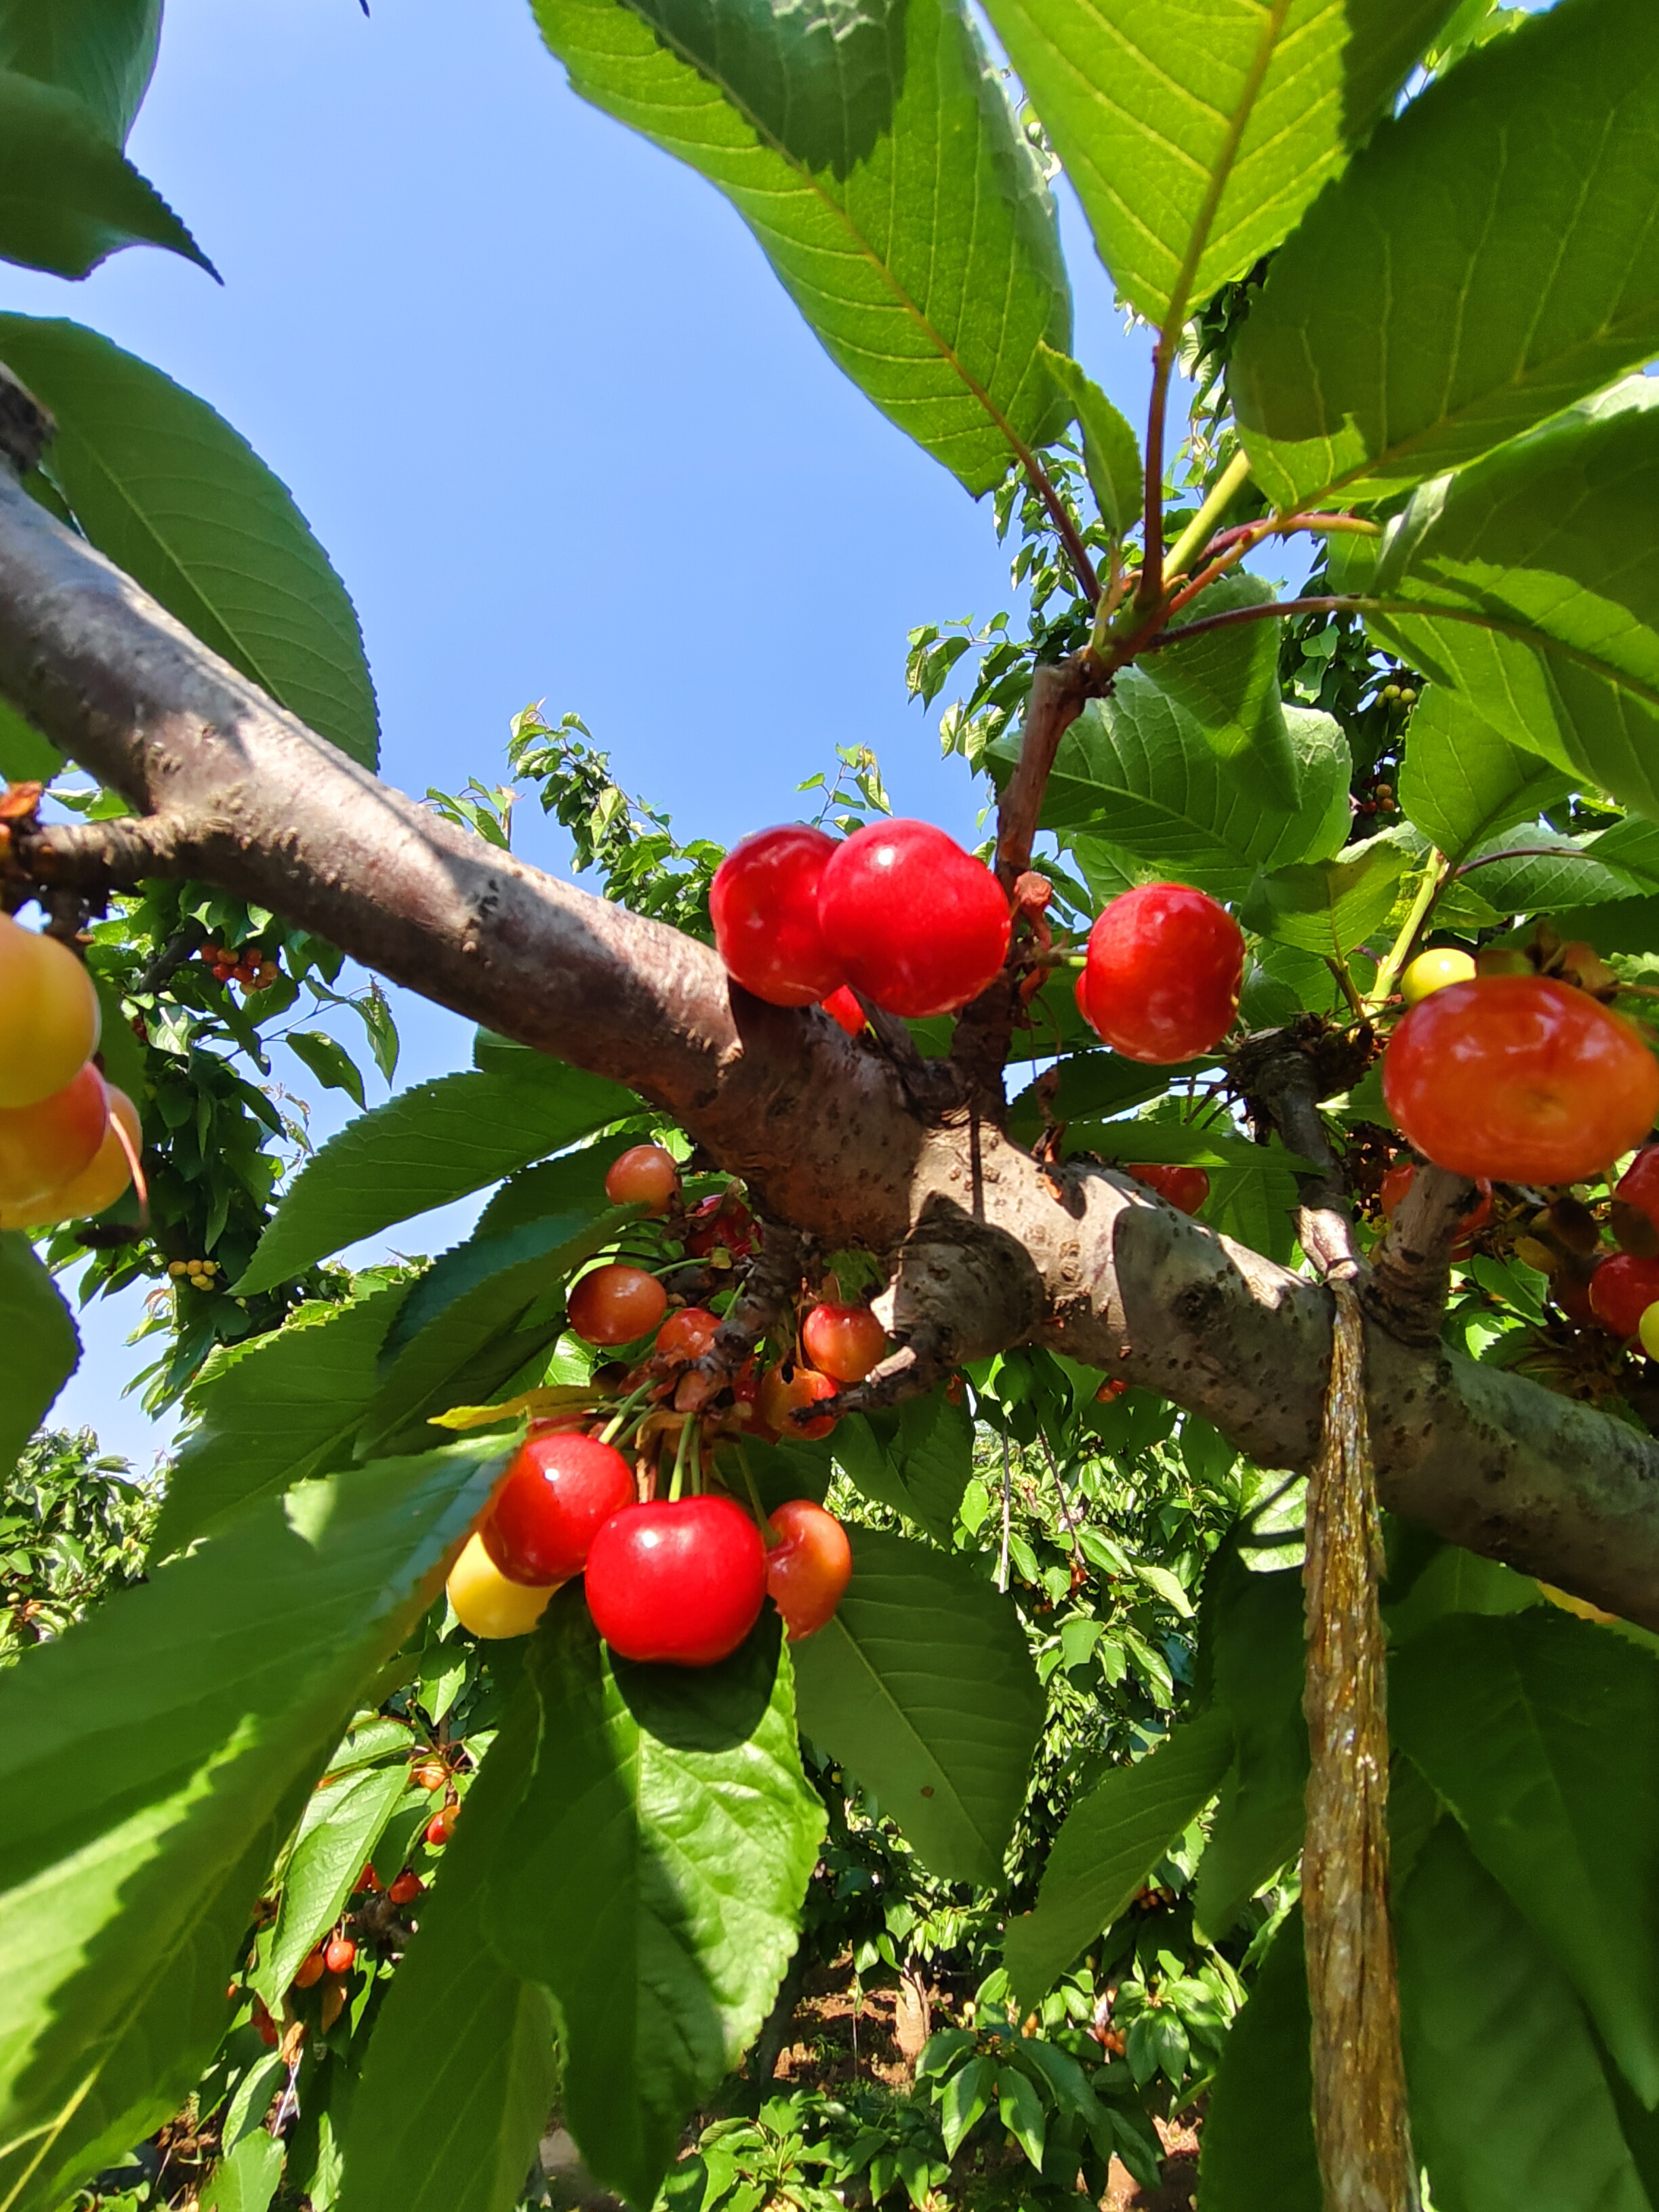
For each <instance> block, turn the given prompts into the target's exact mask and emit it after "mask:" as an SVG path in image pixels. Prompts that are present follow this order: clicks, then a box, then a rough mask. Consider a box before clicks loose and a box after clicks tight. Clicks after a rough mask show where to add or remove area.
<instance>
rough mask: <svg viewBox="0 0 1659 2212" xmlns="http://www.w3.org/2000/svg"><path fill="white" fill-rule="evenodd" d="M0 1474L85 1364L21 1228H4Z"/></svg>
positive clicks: (65, 1312) (0, 1234)
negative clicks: (65, 1386)
mask: <svg viewBox="0 0 1659 2212" xmlns="http://www.w3.org/2000/svg"><path fill="white" fill-rule="evenodd" d="M0 1334H3V1339H4V1342H5V1346H6V1357H5V1359H4V1361H3V1363H0V1473H4V1474H10V1472H11V1470H12V1468H14V1467H15V1465H16V1463H17V1455H18V1454H19V1453H20V1452H21V1450H22V1449H23V1447H24V1445H25V1444H26V1443H27V1442H28V1440H29V1438H30V1437H32V1436H33V1434H34V1431H36V1429H38V1428H39V1427H40V1424H41V1422H42V1421H44V1420H45V1419H46V1415H47V1414H48V1413H50V1412H51V1410H52V1405H53V1403H54V1402H55V1401H56V1399H57V1396H58V1392H59V1391H60V1390H61V1389H63V1387H64V1383H67V1382H68V1381H69V1378H70V1376H71V1375H73V1374H74V1372H75V1370H76V1367H78V1366H79V1364H80V1363H81V1339H80V1336H79V1334H77V1332H76V1327H75V1323H74V1322H73V1321H72V1320H71V1319H70V1310H69V1308H68V1307H67V1306H66V1305H65V1304H64V1300H63V1297H62V1296H61V1295H60V1293H59V1291H58V1287H57V1285H56V1284H55V1283H54V1282H53V1281H52V1277H51V1276H50V1275H49V1274H48V1273H47V1272H46V1268H45V1267H44V1266H43V1265H42V1264H41V1262H40V1261H39V1260H38V1259H37V1258H36V1257H35V1252H34V1247H33V1245H32V1244H31V1243H30V1242H29V1240H28V1238H27V1237H25V1236H24V1235H23V1234H22V1232H21V1230H16V1229H5V1230H0Z"/></svg>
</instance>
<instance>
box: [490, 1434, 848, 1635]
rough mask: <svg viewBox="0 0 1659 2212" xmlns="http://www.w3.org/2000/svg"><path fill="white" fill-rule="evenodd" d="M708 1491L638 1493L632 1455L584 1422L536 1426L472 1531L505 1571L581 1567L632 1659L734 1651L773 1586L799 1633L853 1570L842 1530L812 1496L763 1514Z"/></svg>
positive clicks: (597, 1616) (522, 1573) (829, 1610)
mask: <svg viewBox="0 0 1659 2212" xmlns="http://www.w3.org/2000/svg"><path fill="white" fill-rule="evenodd" d="M767 1528H768V1533H769V1535H770V1537H771V1539H772V1541H771V1543H770V1545H769V1544H768V1542H767V1541H766V1538H765V1537H763V1535H762V1534H761V1532H760V1530H759V1529H758V1528H757V1527H756V1525H755V1523H754V1522H753V1521H752V1520H751V1519H750V1516H749V1515H748V1514H746V1513H745V1512H744V1510H743V1509H742V1507H741V1506H739V1505H738V1504H735V1503H734V1502H733V1501H732V1499H731V1498H724V1497H720V1496H718V1495H714V1494H708V1495H705V1496H702V1497H697V1498H671V1499H670V1498H659V1499H655V1500H653V1501H652V1502H650V1503H649V1504H640V1503H638V1502H637V1500H636V1498H635V1486H634V1475H633V1471H632V1469H631V1468H629V1464H628V1462H627V1461H626V1460H625V1459H624V1458H623V1455H622V1454H621V1453H620V1452H619V1451H618V1450H617V1449H616V1447H615V1446H614V1445H612V1444H608V1443H604V1442H603V1441H602V1440H601V1439H600V1438H599V1437H590V1436H586V1435H584V1434H582V1433H580V1431H572V1430H568V1429H558V1428H552V1427H549V1428H545V1429H542V1430H539V1431H532V1433H531V1435H530V1436H529V1437H527V1438H526V1441H525V1443H524V1444H523V1445H522V1446H521V1448H520V1450H519V1451H518V1452H517V1453H516V1454H515V1455H514V1456H513V1461H512V1463H511V1464H510V1466H509V1467H508V1468H507V1474H506V1475H505V1476H504V1477H503V1479H502V1481H501V1487H500V1489H499V1490H498V1491H497V1492H496V1494H495V1501H494V1503H493V1504H492V1505H491V1507H490V1510H489V1514H488V1515H487V1516H486V1517H485V1519H484V1521H483V1522H482V1524H481V1525H480V1527H479V1530H478V1537H479V1541H480V1542H481V1543H482V1544H483V1548H484V1550H485V1551H486V1552H487V1553H489V1558H490V1559H491V1560H492V1562H493V1563H494V1565H495V1567H496V1569H497V1570H498V1571H499V1572H500V1573H501V1574H502V1575H504V1576H505V1577H507V1580H508V1581H509V1582H513V1583H522V1584H524V1585H526V1586H527V1587H529V1588H532V1589H546V1588H548V1587H550V1585H552V1584H555V1583H563V1582H568V1581H569V1580H570V1579H571V1578H572V1577H573V1576H575V1575H585V1577H586V1581H585V1584H584V1588H585V1590H586V1598H587V1609H588V1611H589V1613H591V1614H592V1618H593V1626H595V1627H596V1628H597V1629H598V1630H599V1633H600V1635H601V1636H602V1637H604V1638H605V1642H606V1643H607V1644H609V1645H610V1646H611V1650H613V1651H616V1652H618V1653H619V1654H620V1655H621V1656H623V1658H625V1659H641V1660H655V1661H659V1662H666V1663H668V1664H670V1665H672V1666H679V1667H710V1666H713V1665H714V1663H715V1662H716V1661H718V1660H720V1659H724V1658H726V1656H728V1655H729V1654H730V1653H732V1652H733V1651H735V1650H737V1648H738V1644H741V1643H742V1642H743V1640H744V1637H745V1636H747V1635H748V1633H749V1632H750V1629H751V1628H752V1627H753V1626H754V1625H755V1623H756V1621H757V1620H758V1619H759V1617H760V1610H761V1607H762V1606H763V1603H764V1602H765V1601H766V1599H767V1597H768V1595H770V1596H771V1598H772V1601H773V1602H774V1603H775V1605H776V1607H777V1608H778V1611H779V1612H780V1613H781V1614H782V1615H783V1620H784V1626H785V1628H786V1629H787V1632H788V1635H789V1638H790V1641H791V1642H792V1643H793V1642H798V1641H799V1639H800V1638H802V1637H805V1636H811V1635H813V1634H815V1633H816V1632H817V1630H818V1629H820V1628H822V1627H823V1625H824V1623H825V1622H826V1621H827V1620H829V1618H830V1616H831V1615H832V1614H833V1613H834V1612H835V1610H836V1607H837V1606H838V1605H839V1604H840V1602H841V1598H842V1591H843V1590H845V1589H846V1587H847V1583H848V1577H850V1576H851V1574H852V1571H853V1554H852V1549H851V1547H850V1546H849V1545H848V1541H847V1532H846V1530H845V1529H844V1528H842V1525H841V1523H840V1522H839V1521H837V1520H836V1517H835V1516H834V1515H833V1514H831V1513H826V1512H825V1511H824V1510H823V1507H822V1506H821V1505H818V1504H815V1503H814V1502H813V1501H812V1500H811V1498H791V1499H790V1500H789V1502H788V1503H787V1504H784V1505H781V1506H779V1507H778V1509H777V1510H776V1511H775V1513H774V1514H773V1515H772V1516H770V1519H769V1522H768V1523H767Z"/></svg>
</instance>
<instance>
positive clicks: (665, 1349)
mask: <svg viewBox="0 0 1659 2212" xmlns="http://www.w3.org/2000/svg"><path fill="white" fill-rule="evenodd" d="M719 1327H720V1316H719V1315H718V1314H711V1313H710V1312H709V1310H708V1307H707V1306H681V1307H680V1308H679V1310H678V1311H677V1312H675V1313H671V1314H670V1315H669V1316H668V1318H667V1320H666V1321H665V1322H664V1323H663V1325H662V1327H661V1328H659V1330H658V1331H657V1341H656V1343H655V1344H654V1345H653V1346H652V1349H653V1352H657V1353H658V1354H659V1355H660V1357H661V1358H664V1359H684V1360H687V1361H690V1360H693V1359H701V1358H702V1356H703V1354H704V1352H707V1351H708V1347H709V1346H710V1345H711V1344H713V1342H714V1332H715V1330H716V1329H717V1328H719Z"/></svg>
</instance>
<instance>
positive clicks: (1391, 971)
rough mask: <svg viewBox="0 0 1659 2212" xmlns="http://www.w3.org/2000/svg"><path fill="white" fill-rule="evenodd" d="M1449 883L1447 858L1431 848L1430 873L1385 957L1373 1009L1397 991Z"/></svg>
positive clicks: (1375, 984)
mask: <svg viewBox="0 0 1659 2212" xmlns="http://www.w3.org/2000/svg"><path fill="white" fill-rule="evenodd" d="M1456 873H1457V874H1459V875H1461V874H1462V869H1461V868H1460V869H1458V870H1457V871H1456ZM1449 880H1450V876H1449V872H1448V862H1447V860H1446V857H1445V855H1444V854H1443V853H1441V852H1439V851H1438V850H1437V849H1436V848H1433V847H1431V848H1430V851H1429V867H1428V872H1427V874H1426V875H1425V877H1424V878H1423V881H1422V884H1421V885H1420V886H1419V890H1418V894H1417V896H1416V897H1415V898H1414V899H1413V901H1412V907H1411V912H1410V913H1409V914H1408V915H1407V916H1406V919H1405V921H1404V922H1403V923H1402V924H1401V930H1400V934H1399V936H1398V937H1396V938H1395V941H1394V943H1393V944H1392V945H1390V946H1389V950H1388V951H1387V953H1386V954H1385V955H1384V956H1383V964H1382V966H1381V967H1380V968H1379V969H1377V971H1376V979H1375V981H1373V983H1372V985H1371V994H1370V1005H1371V1006H1373V1007H1376V1006H1383V1005H1385V1004H1386V1003H1387V1001H1388V1000H1389V998H1390V997H1391V996H1392V995H1393V993H1394V987H1395V983H1396V982H1397V981H1399V977H1400V971H1401V969H1402V968H1403V967H1404V966H1405V964H1406V963H1407V960H1409V959H1410V957H1411V954H1412V947H1413V945H1415V944H1416V942H1417V940H1418V939H1419V937H1420V936H1421V935H1422V933H1423V932H1424V930H1425V928H1426V927H1427V926H1428V920H1429V916H1430V915H1431V914H1432V913H1433V911H1434V908H1435V904H1436V902H1437V900H1438V898H1439V896H1440V894H1441V892H1442V891H1443V890H1444V889H1445V888H1446V885H1447V884H1448V882H1449Z"/></svg>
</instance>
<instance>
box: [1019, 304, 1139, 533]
mask: <svg viewBox="0 0 1659 2212" xmlns="http://www.w3.org/2000/svg"><path fill="white" fill-rule="evenodd" d="M1042 358H1043V360H1044V361H1045V362H1047V363H1048V369H1049V372H1050V374H1052V375H1053V377H1054V381H1055V383H1056V384H1058V385H1059V386H1060V390H1061V391H1062V392H1064V393H1065V394H1066V398H1067V399H1068V400H1069V401H1070V402H1071V405H1072V410H1073V419H1074V420H1075V422H1077V425H1078V427H1079V429H1080V430H1081V431H1082V433H1083V465H1084V467H1085V469H1086V470H1087V471H1088V474H1089V487H1090V489H1091V491H1092V492H1093V493H1094V495H1095V499H1096V502H1097V505H1098V506H1099V508H1100V519H1101V520H1102V521H1103V523H1104V524H1105V526H1106V527H1107V529H1108V530H1109V532H1110V533H1111V535H1112V536H1113V537H1114V538H1122V537H1124V536H1126V535H1127V532H1130V531H1131V530H1133V528H1134V526H1135V525H1136V523H1138V522H1139V520H1140V517H1141V513H1142V511H1143V509H1144V507H1145V506H1146V469H1145V466H1144V465H1143V464H1142V461H1141V458H1140V441H1139V439H1138V438H1137V437H1136V436H1135V434H1134V432H1133V429H1131V428H1130V427H1129V424H1128V422H1127V421H1126V420H1125V419H1124V417H1123V416H1121V414H1119V412H1118V410H1117V409H1116V408H1115V406H1114V405H1113V404H1112V403H1111V401H1110V400H1109V398H1107V397H1106V394H1105V393H1104V392H1103V391H1102V390H1101V388H1100V386H1098V385H1097V383H1096V382H1095V380H1094V379H1093V378H1092V377H1091V376H1089V375H1087V374H1085V372H1084V371H1083V370H1082V369H1081V368H1079V366H1078V364H1077V362H1074V361H1073V359H1072V356H1070V354H1066V353H1056V352H1055V351H1054V348H1053V347H1052V346H1049V345H1045V346H1044V347H1043V348H1042Z"/></svg>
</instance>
